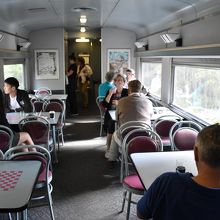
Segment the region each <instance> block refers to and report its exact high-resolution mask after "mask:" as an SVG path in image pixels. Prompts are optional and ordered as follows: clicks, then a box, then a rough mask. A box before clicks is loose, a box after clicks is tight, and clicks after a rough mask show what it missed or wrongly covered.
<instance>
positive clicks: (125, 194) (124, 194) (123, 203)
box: [119, 191, 127, 213]
mask: <svg viewBox="0 0 220 220" xmlns="http://www.w3.org/2000/svg"><path fill="white" fill-rule="evenodd" d="M126 196H127V191H124V193H123V201H122V207H121V211H120V212H119V213H121V212H123V211H124V207H125V200H126Z"/></svg>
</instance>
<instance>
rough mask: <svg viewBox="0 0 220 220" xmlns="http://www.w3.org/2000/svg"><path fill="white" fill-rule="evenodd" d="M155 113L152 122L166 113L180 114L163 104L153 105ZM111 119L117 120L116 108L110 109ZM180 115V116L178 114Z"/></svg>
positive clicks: (171, 114)
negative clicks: (159, 105)
mask: <svg viewBox="0 0 220 220" xmlns="http://www.w3.org/2000/svg"><path fill="white" fill-rule="evenodd" d="M153 111H154V114H153V115H152V117H151V122H153V121H155V120H156V119H157V118H159V117H161V116H165V115H170V116H178V115H177V114H176V113H175V112H173V111H171V110H170V109H169V108H167V107H164V106H161V107H153ZM108 112H109V114H110V116H111V119H112V120H113V121H117V118H116V110H109V111H108ZM178 117H180V116H178Z"/></svg>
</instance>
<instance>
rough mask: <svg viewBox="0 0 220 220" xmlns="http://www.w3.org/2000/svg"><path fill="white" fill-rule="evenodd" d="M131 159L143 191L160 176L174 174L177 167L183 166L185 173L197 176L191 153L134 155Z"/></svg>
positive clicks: (173, 152)
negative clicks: (168, 173) (166, 173)
mask: <svg viewBox="0 0 220 220" xmlns="http://www.w3.org/2000/svg"><path fill="white" fill-rule="evenodd" d="M131 159H132V162H133V164H134V165H135V167H136V169H137V172H138V174H139V176H140V178H141V180H142V182H143V184H144V186H145V189H148V188H149V186H150V185H151V184H152V182H153V181H154V180H155V179H156V178H157V177H158V176H160V175H161V174H163V173H165V172H176V167H177V166H184V167H185V169H186V172H190V173H192V174H193V175H196V174H197V168H196V163H195V161H194V152H193V151H169V152H149V153H134V154H131Z"/></svg>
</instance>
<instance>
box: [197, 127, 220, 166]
mask: <svg viewBox="0 0 220 220" xmlns="http://www.w3.org/2000/svg"><path fill="white" fill-rule="evenodd" d="M196 145H197V147H198V148H199V152H200V156H201V160H202V161H203V162H205V163H206V164H207V165H209V166H211V167H213V168H220V125H219V124H218V123H217V124H214V125H210V126H208V127H206V128H204V129H203V130H202V131H200V132H199V134H198V137H197V140H196Z"/></svg>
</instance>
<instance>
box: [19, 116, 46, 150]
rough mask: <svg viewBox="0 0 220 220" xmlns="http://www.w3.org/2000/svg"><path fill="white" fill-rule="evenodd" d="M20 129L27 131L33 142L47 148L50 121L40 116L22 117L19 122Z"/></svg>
mask: <svg viewBox="0 0 220 220" xmlns="http://www.w3.org/2000/svg"><path fill="white" fill-rule="evenodd" d="M18 126H19V128H20V130H21V131H25V132H28V133H29V135H30V136H31V138H32V140H33V142H34V144H37V145H43V146H45V147H46V148H47V149H48V150H49V135H50V123H49V121H48V120H47V119H45V118H43V117H41V116H29V117H26V118H23V119H22V120H21V121H20V122H19V124H18Z"/></svg>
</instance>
